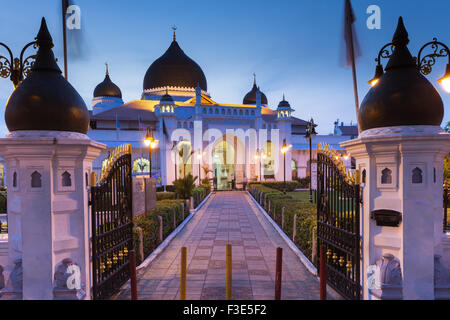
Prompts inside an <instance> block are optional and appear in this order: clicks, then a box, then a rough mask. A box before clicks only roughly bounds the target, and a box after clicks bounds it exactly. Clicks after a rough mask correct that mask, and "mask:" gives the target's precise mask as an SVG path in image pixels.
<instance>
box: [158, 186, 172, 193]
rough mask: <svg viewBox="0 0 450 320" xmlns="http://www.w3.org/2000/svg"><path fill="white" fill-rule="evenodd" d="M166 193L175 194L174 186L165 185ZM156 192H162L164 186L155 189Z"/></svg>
mask: <svg viewBox="0 0 450 320" xmlns="http://www.w3.org/2000/svg"><path fill="white" fill-rule="evenodd" d="M166 191H167V192H175V186H173V185H167V186H166ZM156 192H164V186H161V187H156Z"/></svg>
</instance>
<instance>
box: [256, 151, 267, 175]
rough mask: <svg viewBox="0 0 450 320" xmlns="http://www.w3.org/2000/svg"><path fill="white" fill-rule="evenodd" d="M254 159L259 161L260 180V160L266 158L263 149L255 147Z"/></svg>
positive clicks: (260, 173) (260, 172)
mask: <svg viewBox="0 0 450 320" xmlns="http://www.w3.org/2000/svg"><path fill="white" fill-rule="evenodd" d="M255 159H256V160H257V161H258V162H259V181H262V168H261V162H262V161H264V159H266V154H265V153H264V151H262V150H259V149H256V154H255Z"/></svg>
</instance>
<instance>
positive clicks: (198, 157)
mask: <svg viewBox="0 0 450 320" xmlns="http://www.w3.org/2000/svg"><path fill="white" fill-rule="evenodd" d="M197 160H198V185H201V184H202V172H201V166H200V163H201V160H202V153H201V152H200V149H198V153H197Z"/></svg>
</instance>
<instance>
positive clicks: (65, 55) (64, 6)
mask: <svg viewBox="0 0 450 320" xmlns="http://www.w3.org/2000/svg"><path fill="white" fill-rule="evenodd" d="M66 3H67V0H62V23H63V24H62V25H63V46H64V77H65V78H66V80H68V78H67V38H66V10H67V5H66Z"/></svg>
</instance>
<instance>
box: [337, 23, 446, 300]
mask: <svg viewBox="0 0 450 320" xmlns="http://www.w3.org/2000/svg"><path fill="white" fill-rule="evenodd" d="M408 43H409V36H408V32H407V31H406V28H405V25H404V23H403V19H402V17H400V18H399V20H398V25H397V29H396V31H395V33H394V36H393V38H392V42H391V43H390V44H389V45H390V49H389V50H385V49H386V48H387V47H389V45H386V46H385V47H383V49H382V50H381V51H380V53H379V56H378V60H377V61H378V63H379V64H378V66H377V70H379V69H380V68H381V70H383V66H382V65H381V61H380V59H381V58H389V61H388V62H387V64H386V65H385V68H384V72H383V73H382V74H381V75H380V76H379V77H378V78H377V79H378V82H376V83H372V84H373V86H372V88H371V89H370V90H369V92H368V93H367V95H366V96H365V98H364V100H363V102H362V103H361V106H360V108H359V112H358V125H359V129H360V132H361V133H360V134H359V136H358V138H357V139H355V140H350V141H347V142H344V143H341V146H343V147H345V148H346V149H347V151H348V152H350V154H351V156H353V157H354V158H356V166H357V169H359V170H360V172H361V177H362V180H363V181H362V182H363V183H362V186H363V188H364V191H363V211H362V212H363V214H362V215H361V218H362V222H361V228H362V233H361V234H362V235H363V245H362V251H363V255H362V257H363V271H365V272H364V273H363V274H364V279H363V280H364V281H363V285H364V298H365V299H398V298H402V297H403V299H421V300H423V299H435V298H442V297H439V295H440V293H439V292H440V291H441V290H440V289H442V288H439V290H436V288H437V287H436V288H435V282H436V283H437V282H440V281H445V282H447V284H439V285H442V286H444V287H445V286H447V287H448V288H449V289H450V284H449V283H448V282H449V281H450V279H448V277H447V279H444V280H439V281H437V280H438V278H439V274H442V273H441V272H439V267H440V265H439V262H437V263H435V255H436V256H437V255H439V254H440V253H441V247H442V245H441V242H442V231H443V230H442V217H443V211H442V207H443V199H442V194H443V158H444V156H445V155H446V154H447V153H448V152H449V151H450V134H447V133H444V132H443V130H442V129H441V127H440V126H441V123H442V120H443V118H444V104H443V101H442V98H441V97H440V95H439V92H438V91H437V90H436V88H434V86H433V84H432V83H430V82H429V81H428V80H427V79H426V78H425V77H424V76H423V75H422V74H424V75H426V74H428V73H429V72H430V71H431V66H432V64H428V67H429V68H428V69H427V68H425V64H424V63H423V61H422V60H421V59H418V60H416V59H415V58H413V55H412V54H411V52H410V51H409V49H408ZM383 50H384V51H383ZM388 51H389V52H388ZM419 56H420V52H419ZM435 270H436V271H435ZM448 298H450V295H449V297H448Z"/></svg>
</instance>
